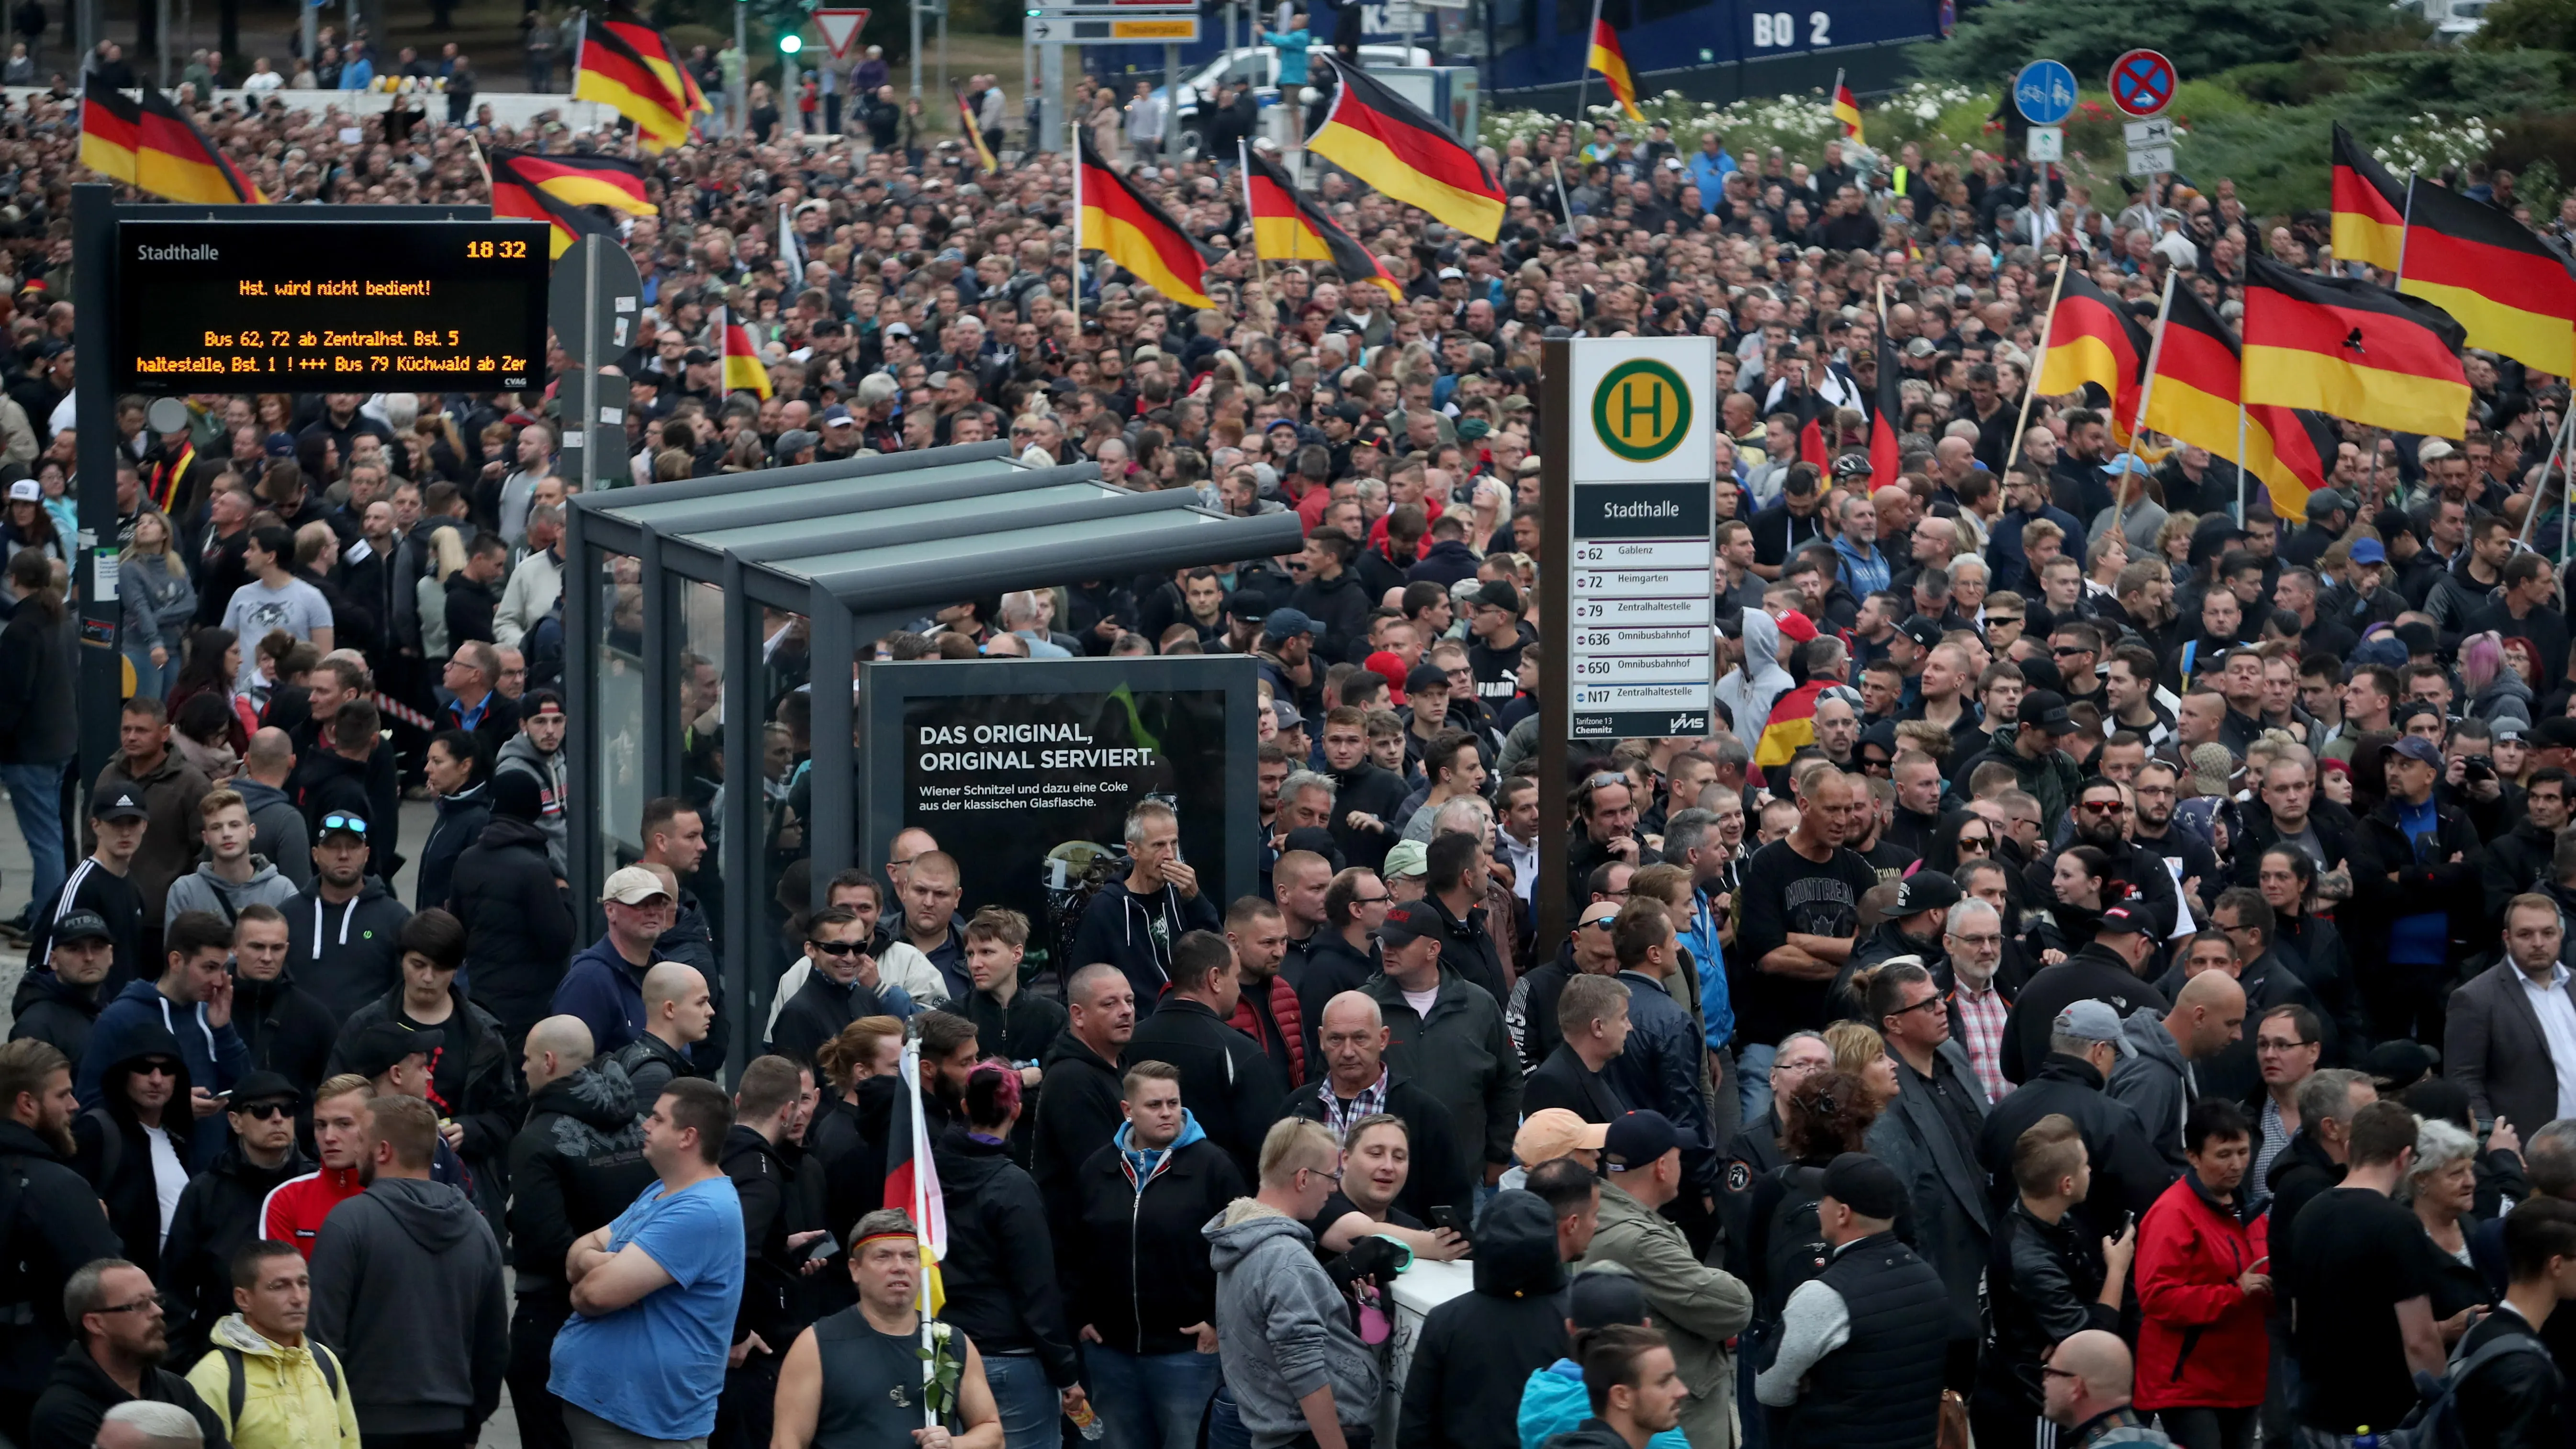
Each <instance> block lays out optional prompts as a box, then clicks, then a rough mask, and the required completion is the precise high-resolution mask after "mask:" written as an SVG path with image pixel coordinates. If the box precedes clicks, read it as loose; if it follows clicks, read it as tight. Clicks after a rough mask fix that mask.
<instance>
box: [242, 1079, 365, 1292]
mask: <svg viewBox="0 0 2576 1449" xmlns="http://www.w3.org/2000/svg"><path fill="white" fill-rule="evenodd" d="M373 1091H374V1089H373V1088H372V1087H371V1086H370V1085H369V1084H368V1082H367V1079H366V1078H365V1077H362V1076H359V1075H357V1074H356V1073H354V1072H344V1073H342V1074H341V1075H339V1076H336V1077H333V1078H331V1079H330V1080H328V1081H326V1082H324V1083H323V1084H322V1086H321V1087H320V1089H319V1090H317V1091H316V1092H315V1093H314V1094H313V1096H314V1101H313V1146H314V1148H315V1150H316V1152H317V1154H318V1155H319V1156H320V1157H321V1159H322V1166H321V1167H320V1168H319V1169H317V1170H315V1171H312V1172H308V1173H306V1174H304V1175H303V1176H302V1177H290V1178H288V1179H287V1180H286V1181H284V1182H281V1183H279V1184H278V1185H277V1186H276V1187H274V1188H272V1189H270V1191H269V1194H268V1201H266V1202H264V1203H262V1204H260V1209H259V1235H260V1236H261V1237H263V1238H273V1239H275V1240H277V1241H279V1242H282V1243H293V1244H294V1245H295V1246H296V1247H297V1248H299V1249H301V1250H302V1251H303V1254H304V1256H305V1257H306V1258H308V1259H309V1258H311V1257H312V1256H313V1243H314V1239H315V1238H317V1237H318V1236H320V1234H321V1232H322V1220H323V1219H324V1218H327V1217H329V1216H330V1215H331V1209H333V1208H335V1207H338V1206H339V1205H340V1204H341V1203H343V1202H346V1201H348V1200H349V1199H350V1198H353V1197H356V1196H357V1195H358V1194H359V1193H360V1192H362V1191H364V1190H365V1189H366V1184H365V1183H364V1182H363V1181H361V1180H360V1179H359V1177H358V1159H359V1155H360V1154H361V1153H363V1152H364V1151H365V1150H366V1145H367V1098H368V1097H369V1096H371V1095H372V1094H373Z"/></svg>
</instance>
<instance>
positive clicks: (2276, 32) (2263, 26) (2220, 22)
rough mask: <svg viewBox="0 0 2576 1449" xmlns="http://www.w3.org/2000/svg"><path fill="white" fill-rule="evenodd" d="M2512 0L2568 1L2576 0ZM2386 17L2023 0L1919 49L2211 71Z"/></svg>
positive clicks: (1989, 63)
mask: <svg viewBox="0 0 2576 1449" xmlns="http://www.w3.org/2000/svg"><path fill="white" fill-rule="evenodd" d="M2503 3H2504V4H2506V5H2512V4H2517V3H2521V4H2539V5H2548V6H2553V7H2556V8H2559V9H2561V10H2564V9H2566V8H2567V7H2568V6H2569V5H2570V4H2571V3H2576V0H2503ZM2387 22H2388V12H2387V6H2386V5H2385V4H2383V3H2380V0H2169V3H2165V4H2159V5H2139V4H2137V3H2135V0H2014V3H2011V4H1988V5H1984V6H1981V7H1979V8H1977V9H1976V10H1973V11H1971V12H1969V13H1968V14H1967V15H1966V16H1965V17H1964V18H1962V19H1961V20H1960V22H1959V28H1958V29H1957V30H1956V31H1955V32H1954V33H1953V34H1952V35H1951V37H1950V39H1949V40H1947V41H1945V42H1941V43H1938V44H1931V45H1924V46H1920V47H1918V48H1917V49H1916V51H1915V57H1916V63H1917V64H1918V65H1919V66H1920V67H1921V69H1922V70H1923V71H1924V73H1925V74H1926V75H1928V76H1931V77H1934V78H1945V79H1953V80H1962V81H1969V82H1973V83H1976V84H1981V85H1982V84H1990V83H1992V82H1994V81H1995V80H1997V79H1998V78H2001V77H2007V76H2010V75H2011V74H2012V73H2013V72H2014V71H2016V70H2019V69H2020V68H2021V67H2022V66H2023V65H2025V64H2027V63H2028V62H2030V61H2032V60H2035V59H2038V58H2041V57H2051V58H2054V59H2057V60H2062V61H2064V62H2066V64H2067V65H2068V66H2070V67H2072V68H2073V69H2074V71H2075V74H2076V76H2077V78H2078V79H2080V80H2082V81H2083V82H2084V83H2085V84H2087V85H2095V84H2099V83H2100V78H2102V77H2106V76H2108V75H2109V74H2110V69H2111V62H2112V61H2113V60H2116V59H2118V58H2119V55H2120V53H2121V52H2123V51H2126V50H2131V49H2134V48H2136V47H2139V46H2146V47H2148V48H2150V49H2154V50H2160V51H2163V52H2164V53H2165V54H2166V55H2167V56H2170V57H2171V58H2172V59H2173V62H2174V65H2175V67H2176V68H2177V69H2178V70H2179V71H2181V73H2182V74H2183V75H2185V76H2199V77H2206V76H2210V75H2214V74H2216V73H2218V72H2219V71H2223V70H2227V69H2230V68H2232V67H2235V66H2240V65H2247V64H2252V63H2254V62H2258V61H2284V60H2292V59H2295V58H2297V57H2298V56H2299V54H2300V53H2301V52H2303V51H2306V50H2308V49H2310V48H2311V47H2316V46H2321V45H2325V44H2327V43H2328V42H2330V41H2333V40H2334V39H2336V38H2337V37H2339V36H2348V35H2350V34H2352V33H2354V32H2358V31H2366V30H2372V29H2376V28H2379V27H2382V26H2384V25H2386V24H2387ZM2490 24H2492V22H2490Z"/></svg>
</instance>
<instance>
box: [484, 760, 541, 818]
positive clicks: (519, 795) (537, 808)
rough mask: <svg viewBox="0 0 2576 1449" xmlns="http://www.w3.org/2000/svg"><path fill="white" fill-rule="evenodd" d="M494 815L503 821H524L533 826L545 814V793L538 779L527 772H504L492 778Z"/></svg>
mask: <svg viewBox="0 0 2576 1449" xmlns="http://www.w3.org/2000/svg"><path fill="white" fill-rule="evenodd" d="M490 793H491V797H492V813H493V814H494V815H496V816H499V817H501V818H503V819H508V820H524V821H527V822H529V823H531V824H534V823H535V822H536V819H537V817H538V816H539V815H542V814H544V813H545V793H544V791H543V790H541V789H540V788H539V787H538V785H537V777H536V776H534V775H531V774H529V773H528V772H527V771H525V770H503V771H502V772H500V773H499V774H497V775H494V776H493V777H492V785H491V791H490Z"/></svg>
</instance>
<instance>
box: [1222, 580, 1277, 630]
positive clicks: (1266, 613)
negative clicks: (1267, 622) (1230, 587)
mask: <svg viewBox="0 0 2576 1449" xmlns="http://www.w3.org/2000/svg"><path fill="white" fill-rule="evenodd" d="M1225 612H1226V613H1227V615H1228V616H1229V617H1232V618H1236V619H1240V620H1242V621H1243V622H1244V623H1246V624H1258V623H1260V622H1261V621H1262V620H1264V619H1267V618H1269V617H1270V596H1269V595H1268V594H1265V593H1263V592H1262V591H1261V590H1259V589H1237V590H1236V591H1235V594H1234V597H1233V598H1231V599H1228V600H1226V601H1225Z"/></svg>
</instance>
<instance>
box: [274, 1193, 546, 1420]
mask: <svg viewBox="0 0 2576 1449" xmlns="http://www.w3.org/2000/svg"><path fill="white" fill-rule="evenodd" d="M311 1329H312V1333H313V1336H314V1337H316V1338H318V1339H320V1340H322V1341H323V1342H324V1343H327V1344H329V1345H331V1346H332V1348H333V1349H334V1350H335V1351H336V1352H338V1354H339V1355H340V1361H341V1362H342V1363H344V1364H346V1365H348V1368H349V1398H350V1400H351V1401H352V1402H353V1403H355V1404H356V1405H357V1410H358V1428H359V1430H360V1431H361V1432H362V1433H364V1434H366V1435H368V1436H370V1437H373V1436H376V1435H383V1434H448V1433H457V1432H460V1431H461V1432H462V1433H463V1434H464V1435H465V1438H466V1440H467V1442H469V1443H470V1442H472V1440H473V1438H474V1437H475V1435H476V1433H477V1431H479V1430H480V1429H481V1428H482V1426H483V1421H484V1420H485V1419H487V1418H490V1417H491V1415H492V1411H493V1410H494V1409H495V1408H497V1407H499V1405H500V1402H501V1376H502V1371H503V1369H505V1368H506V1367H507V1366H508V1364H509V1359H510V1308H509V1300H508V1296H507V1295H506V1294H505V1293H504V1291H503V1289H502V1285H501V1245H500V1244H499V1243H497V1242H495V1241H494V1240H493V1237H492V1229H491V1228H490V1227H488V1226H486V1225H485V1223H484V1221H483V1216H482V1214H480V1213H478V1212H476V1211H475V1210H474V1205H473V1204H472V1203H470V1202H468V1201H467V1200H466V1197H465V1194H464V1193H462V1192H460V1191H458V1190H457V1189H455V1188H453V1187H450V1186H448V1185H447V1184H445V1183H440V1182H427V1181H422V1180H420V1179H416V1178H399V1177H379V1178H377V1179H376V1180H375V1181H374V1182H373V1183H370V1184H369V1185H368V1187H367V1190H366V1191H365V1192H362V1193H360V1194H358V1195H357V1196H356V1197H353V1198H351V1199H349V1200H348V1201H347V1202H344V1203H342V1204H340V1205H339V1206H338V1207H336V1208H334V1209H332V1210H331V1216H330V1219H329V1220H328V1221H327V1222H325V1223H324V1224H323V1227H322V1233H321V1236H320V1237H319V1238H317V1239H316V1240H315V1242H314V1246H313V1317H312V1322H311Z"/></svg>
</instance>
